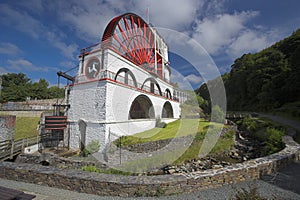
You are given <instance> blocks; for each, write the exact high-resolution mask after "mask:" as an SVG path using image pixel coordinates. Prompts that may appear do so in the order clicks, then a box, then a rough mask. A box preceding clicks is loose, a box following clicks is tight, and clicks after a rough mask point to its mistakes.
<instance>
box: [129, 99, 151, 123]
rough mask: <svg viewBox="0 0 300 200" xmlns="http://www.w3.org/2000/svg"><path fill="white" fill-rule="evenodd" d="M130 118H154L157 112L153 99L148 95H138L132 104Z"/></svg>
mask: <svg viewBox="0 0 300 200" xmlns="http://www.w3.org/2000/svg"><path fill="white" fill-rule="evenodd" d="M128 118H129V119H154V118H155V113H154V108H153V104H152V102H151V100H150V99H149V97H147V96H146V95H139V96H137V97H136V98H135V99H134V101H133V102H132V104H131V107H130V110H129V117H128Z"/></svg>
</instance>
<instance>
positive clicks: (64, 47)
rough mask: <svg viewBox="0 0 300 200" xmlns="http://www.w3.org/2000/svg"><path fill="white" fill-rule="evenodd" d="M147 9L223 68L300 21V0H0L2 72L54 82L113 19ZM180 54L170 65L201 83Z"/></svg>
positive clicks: (286, 32)
mask: <svg viewBox="0 0 300 200" xmlns="http://www.w3.org/2000/svg"><path fill="white" fill-rule="evenodd" d="M147 8H149V10H150V12H149V17H150V22H151V23H152V24H153V25H154V26H157V27H163V28H168V29H171V30H174V31H177V32H179V33H182V34H185V35H187V36H188V37H190V38H191V39H192V40H194V41H196V42H197V43H198V44H200V45H201V46H202V47H203V49H204V50H205V51H206V52H207V55H209V56H210V57H211V58H212V60H213V61H214V63H215V64H216V66H217V68H218V69H219V71H220V73H225V72H228V71H229V70H230V66H231V65H232V64H233V62H234V60H235V59H236V58H238V57H240V56H241V55H243V54H244V53H249V52H252V53H254V52H257V51H260V50H261V49H263V48H266V47H268V46H270V45H271V44H273V43H274V42H276V41H278V40H281V39H283V38H284V37H287V36H289V35H290V34H291V33H292V32H293V31H295V30H297V29H298V28H299V27H300V12H299V8H300V1H298V0H285V1H283V0H251V1H250V0H249V1H244V0H151V1H150V0H145V1H143V0H139V1H138V0H135V1H134V0H131V1H125V0H111V1H105V0H84V1H78V0H68V1H63V0H48V1H47V0H45V1H42V0H20V1H17V0H1V1H0V28H1V34H0V74H3V73H18V72H23V73H25V74H27V76H28V77H29V78H31V79H32V80H33V81H37V80H39V78H45V79H46V80H48V81H49V82H50V84H51V85H55V84H56V81H57V76H56V72H57V71H59V70H62V71H67V70H68V69H70V68H72V67H74V66H76V65H78V54H79V52H80V49H81V48H84V47H87V46H90V45H91V44H94V43H97V42H100V40H101V37H102V34H103V31H104V29H105V27H106V25H107V23H108V22H109V21H110V20H111V19H112V18H113V17H115V16H117V15H120V14H123V13H126V12H134V13H136V14H138V15H140V16H141V17H142V18H144V19H147V16H146V9H147ZM173 39H174V38H173ZM171 41H172V40H171ZM180 57H184V56H182V55H179V56H178V55H176V53H175V54H173V53H172V54H171V56H170V60H171V65H172V66H173V67H174V68H175V69H176V70H178V71H180V73H181V74H182V75H183V76H184V77H185V80H187V81H189V82H190V83H191V85H192V86H193V87H197V86H199V84H200V83H201V82H202V81H203V78H201V74H199V73H195V70H191V69H189V67H183V66H188V65H187V63H186V62H185V61H184V59H181V58H180ZM75 73H76V71H73V74H75ZM175 78H176V77H175Z"/></svg>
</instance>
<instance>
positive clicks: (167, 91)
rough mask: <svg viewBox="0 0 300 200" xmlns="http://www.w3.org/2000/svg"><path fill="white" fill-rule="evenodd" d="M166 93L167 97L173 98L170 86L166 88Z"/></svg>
mask: <svg viewBox="0 0 300 200" xmlns="http://www.w3.org/2000/svg"><path fill="white" fill-rule="evenodd" d="M165 93H166V97H167V98H168V99H172V94H171V91H170V90H169V89H168V88H167V89H166V91H165Z"/></svg>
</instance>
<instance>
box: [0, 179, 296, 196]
mask: <svg viewBox="0 0 300 200" xmlns="http://www.w3.org/2000/svg"><path fill="white" fill-rule="evenodd" d="M0 185H1V186H4V187H9V188H12V189H17V190H22V191H24V192H26V193H29V194H35V195H36V196H37V197H36V198H35V200H53V199H55V200H63V199H64V200H73V199H74V200H75V199H76V200H78V199H87V200H90V199H99V200H121V199H126V200H142V199H149V200H154V199H159V200H171V199H176V200H177V199H178V200H186V199H207V200H218V199H220V200H221V199H234V194H235V192H236V191H237V190H240V189H241V188H248V187H249V185H255V186H256V187H257V188H258V191H259V192H260V193H261V194H262V195H263V196H264V197H266V198H268V199H271V198H273V197H274V196H276V197H277V199H291V200H299V199H300V194H297V193H294V192H291V191H288V190H285V189H282V188H279V187H277V186H274V185H272V184H269V183H267V182H265V181H262V180H257V181H250V182H242V183H238V184H235V185H227V186H223V187H220V188H217V189H209V190H205V191H198V192H195V193H191V194H181V195H174V196H162V197H147V198H146V197H135V198H124V197H111V196H108V197H103V196H96V195H91V194H84V193H78V192H73V191H68V190H62V189H57V188H51V187H46V186H40V185H35V184H30V183H24V182H17V181H11V180H5V179H0Z"/></svg>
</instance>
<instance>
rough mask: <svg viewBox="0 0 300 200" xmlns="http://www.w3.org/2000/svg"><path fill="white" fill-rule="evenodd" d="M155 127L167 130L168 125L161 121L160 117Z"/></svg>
mask: <svg viewBox="0 0 300 200" xmlns="http://www.w3.org/2000/svg"><path fill="white" fill-rule="evenodd" d="M155 127H157V128H165V127H167V124H166V123H165V122H162V121H161V119H160V118H159V117H158V118H156V122H155Z"/></svg>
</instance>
